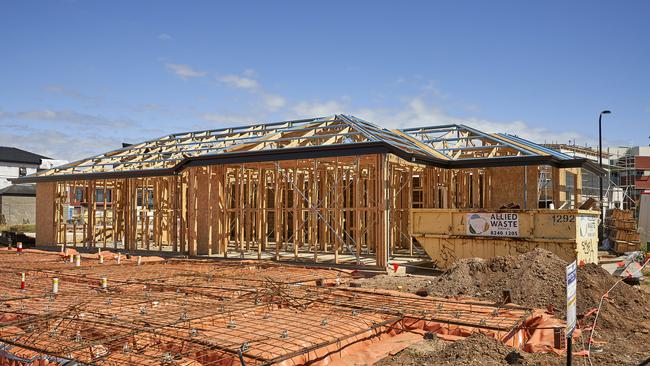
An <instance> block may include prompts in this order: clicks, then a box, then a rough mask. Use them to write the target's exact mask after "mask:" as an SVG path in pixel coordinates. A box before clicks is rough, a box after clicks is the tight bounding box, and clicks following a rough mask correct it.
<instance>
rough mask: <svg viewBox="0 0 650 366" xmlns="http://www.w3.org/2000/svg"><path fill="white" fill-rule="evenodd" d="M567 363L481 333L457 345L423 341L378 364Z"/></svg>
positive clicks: (561, 359)
mask: <svg viewBox="0 0 650 366" xmlns="http://www.w3.org/2000/svg"><path fill="white" fill-rule="evenodd" d="M565 362H566V361H565V360H564V359H563V358H562V357H559V356H556V355H552V354H529V353H525V352H519V351H516V350H514V349H512V348H510V347H508V346H506V345H504V344H503V343H501V342H499V341H497V340H496V339H494V338H492V337H488V336H486V335H483V334H479V333H477V334H474V335H472V336H470V337H467V338H465V339H463V340H460V341H456V342H444V341H441V340H437V339H434V340H430V341H422V342H419V343H416V344H414V345H411V346H409V347H408V348H406V349H405V350H403V351H402V352H400V353H398V354H396V355H395V356H392V357H388V358H385V359H383V360H381V361H380V362H379V363H377V365H378V366H388V365H467V366H469V365H484V366H488V365H490V366H492V365H510V364H514V365H563V364H565Z"/></svg>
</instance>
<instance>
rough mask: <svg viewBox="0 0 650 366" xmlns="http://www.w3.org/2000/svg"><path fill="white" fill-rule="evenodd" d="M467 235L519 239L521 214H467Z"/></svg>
mask: <svg viewBox="0 0 650 366" xmlns="http://www.w3.org/2000/svg"><path fill="white" fill-rule="evenodd" d="M467 235H473V236H506V237H518V236H519V214H518V213H514V212H491V213H490V212H480V213H479V212H477V213H470V214H467Z"/></svg>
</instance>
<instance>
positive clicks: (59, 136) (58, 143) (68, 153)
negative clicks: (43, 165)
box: [0, 126, 121, 161]
mask: <svg viewBox="0 0 650 366" xmlns="http://www.w3.org/2000/svg"><path fill="white" fill-rule="evenodd" d="M2 127H3V131H4V132H3V133H2V134H0V145H2V146H13V147H17V148H19V149H24V150H27V151H31V152H34V153H36V154H41V155H44V156H47V157H50V158H52V159H63V160H68V161H75V160H79V159H82V158H87V157H90V156H93V155H97V154H99V153H102V152H106V151H110V150H114V149H116V148H118V147H119V146H121V145H120V143H121V141H120V140H119V139H117V138H116V137H114V136H107V135H106V134H94V133H91V134H84V135H83V136H79V135H78V134H68V133H66V132H65V131H58V130H49V129H41V128H30V127H29V126H21V127H20V128H7V126H2ZM89 132H91V131H89Z"/></svg>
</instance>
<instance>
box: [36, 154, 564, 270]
mask: <svg viewBox="0 0 650 366" xmlns="http://www.w3.org/2000/svg"><path fill="white" fill-rule="evenodd" d="M540 169H541V167H537V166H523V167H500V168H471V169H443V168H437V167H431V166H426V165H422V164H417V163H413V162H408V161H405V160H404V159H401V158H399V157H397V156H395V155H392V154H367V155H355V156H340V157H327V158H312V159H300V160H282V161H270V162H269V161H265V162H247V163H238V164H219V165H208V166H195V167H188V168H186V169H184V170H183V171H182V172H180V174H177V175H173V176H159V177H134V178H120V179H97V180H73V181H59V182H41V183H37V202H38V215H37V216H38V217H37V243H38V244H39V245H44V246H48V245H53V244H56V245H65V246H74V247H85V248H106V249H120V250H127V251H134V250H148V251H161V252H176V253H186V254H188V255H191V256H194V255H221V256H224V257H228V256H231V257H232V256H237V257H239V256H243V255H249V256H250V255H254V253H257V257H258V258H262V257H263V256H264V257H266V258H269V257H270V258H274V259H276V260H281V259H303V260H304V259H305V258H306V257H307V258H309V259H310V260H313V261H320V260H332V261H333V262H335V263H339V260H340V257H341V255H346V256H347V258H350V257H352V258H354V259H356V262H357V263H359V261H360V260H361V259H365V260H368V259H369V258H372V259H373V261H372V262H373V263H374V264H376V265H378V266H385V265H386V263H387V261H388V258H389V255H391V254H403V255H413V254H414V247H413V246H414V244H413V240H412V237H411V233H410V232H409V220H410V210H411V208H479V209H480V208H498V207H500V206H502V205H504V204H507V203H515V204H518V205H520V207H523V208H526V207H528V208H537V199H538V196H537V194H538V192H537V189H536V188H535V187H536V185H537V179H538V175H539V171H540ZM557 178H558V177H554V182H555V181H557ZM557 187H558V185H557V184H553V185H552V186H551V187H550V193H551V195H552V196H553V197H556V199H557V200H559V194H560V193H561V192H559V191H558V188H557ZM556 202H557V201H556Z"/></svg>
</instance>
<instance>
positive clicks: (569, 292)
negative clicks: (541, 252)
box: [566, 261, 578, 337]
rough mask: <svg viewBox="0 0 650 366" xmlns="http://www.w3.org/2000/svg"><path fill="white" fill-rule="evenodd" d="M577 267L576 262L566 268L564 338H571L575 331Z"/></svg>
mask: <svg viewBox="0 0 650 366" xmlns="http://www.w3.org/2000/svg"><path fill="white" fill-rule="evenodd" d="M577 282H578V266H577V263H576V261H573V263H571V264H569V265H568V266H566V336H567V337H571V336H572V335H573V331H574V330H575V329H576V288H577Z"/></svg>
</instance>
